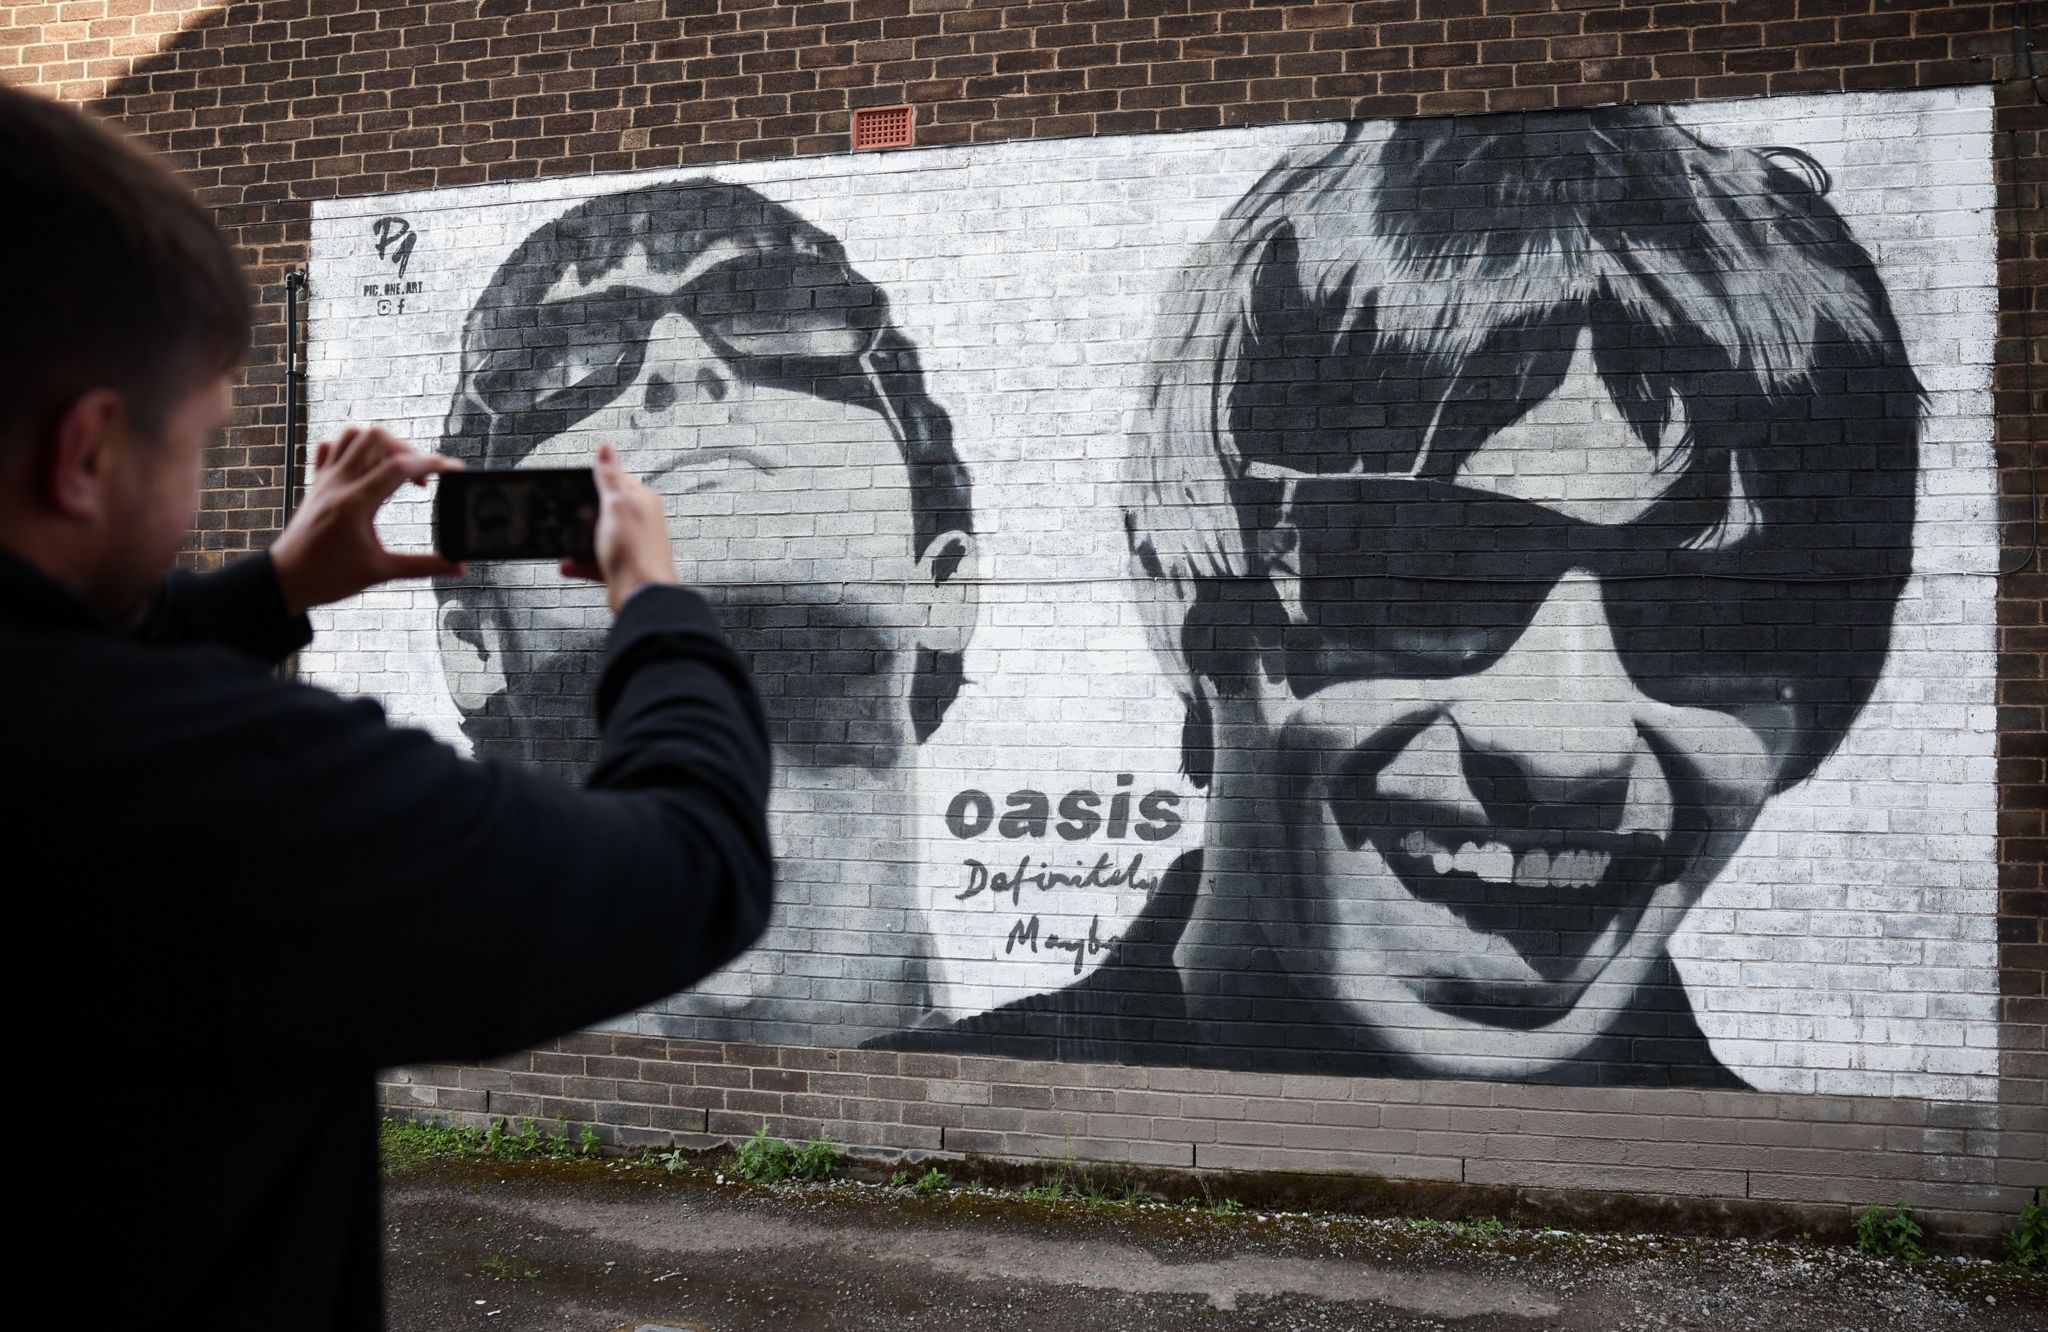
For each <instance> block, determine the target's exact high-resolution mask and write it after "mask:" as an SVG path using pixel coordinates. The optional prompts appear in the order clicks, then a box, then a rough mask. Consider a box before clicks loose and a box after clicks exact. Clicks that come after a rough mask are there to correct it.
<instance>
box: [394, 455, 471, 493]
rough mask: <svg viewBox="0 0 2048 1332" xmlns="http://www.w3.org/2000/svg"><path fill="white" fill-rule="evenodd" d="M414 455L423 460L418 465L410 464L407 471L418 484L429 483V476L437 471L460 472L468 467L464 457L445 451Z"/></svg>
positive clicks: (414, 482) (413, 481)
mask: <svg viewBox="0 0 2048 1332" xmlns="http://www.w3.org/2000/svg"><path fill="white" fill-rule="evenodd" d="M412 456H413V457H414V458H418V459H421V460H422V461H421V462H420V464H419V465H418V466H417V467H411V466H410V464H408V467H409V470H408V471H407V472H406V475H407V476H408V477H410V478H411V479H412V483H413V484H414V485H416V486H423V485H425V484H427V478H428V477H430V476H433V475H434V474H435V473H437V472H460V471H463V470H465V468H466V467H467V464H466V463H464V462H463V461H462V459H460V458H451V457H449V456H448V455H447V454H445V453H415V454H413V455H412Z"/></svg>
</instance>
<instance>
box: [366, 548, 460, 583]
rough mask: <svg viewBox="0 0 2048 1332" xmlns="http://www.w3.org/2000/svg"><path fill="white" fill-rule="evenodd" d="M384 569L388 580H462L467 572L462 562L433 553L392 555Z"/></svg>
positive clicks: (387, 559)
mask: <svg viewBox="0 0 2048 1332" xmlns="http://www.w3.org/2000/svg"><path fill="white" fill-rule="evenodd" d="M384 568H385V577H387V578H460V577H462V576H463V574H464V573H465V572H466V570H465V568H464V566H463V564H462V561H460V560H451V559H449V558H448V557H447V556H446V555H435V554H432V553H427V554H420V555H391V556H389V557H387V558H386V560H385V562H384Z"/></svg>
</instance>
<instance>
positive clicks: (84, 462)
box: [41, 389, 128, 522]
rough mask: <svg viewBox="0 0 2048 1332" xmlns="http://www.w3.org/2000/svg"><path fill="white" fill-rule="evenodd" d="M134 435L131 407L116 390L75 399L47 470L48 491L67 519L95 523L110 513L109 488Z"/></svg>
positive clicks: (59, 428)
mask: <svg viewBox="0 0 2048 1332" xmlns="http://www.w3.org/2000/svg"><path fill="white" fill-rule="evenodd" d="M127 435H128V405H127V403H126V402H125V401H123V400H122V397H121V395H120V394H118V393H116V392H114V390H112V389H92V390H90V391H89V392H86V393H82V394H80V395H79V396H78V397H77V398H74V399H73V400H72V402H71V405H70V406H69V407H66V408H65V409H64V412H63V414H62V415H61V416H59V417H58V418H57V430H56V439H55V440H54V447H52V448H51V449H50V452H49V454H48V456H47V458H46V460H45V462H44V465H43V469H42V477H41V481H42V487H41V488H42V491H43V494H44V496H45V498H46V500H47V502H48V503H50V504H51V505H53V506H55V508H56V510H57V512H58V513H60V514H62V515H63V516H64V517H66V518H72V519H78V520H83V521H88V522H89V521H92V520H93V519H96V518H98V517H100V516H101V515H103V514H104V513H105V512H106V506H107V495H106V487H107V480H108V475H109V473H110V471H111V470H112V468H113V466H114V463H115V457H114V452H115V450H116V449H117V448H119V447H120V446H121V444H122V442H123V441H124V440H125V439H126V437H127Z"/></svg>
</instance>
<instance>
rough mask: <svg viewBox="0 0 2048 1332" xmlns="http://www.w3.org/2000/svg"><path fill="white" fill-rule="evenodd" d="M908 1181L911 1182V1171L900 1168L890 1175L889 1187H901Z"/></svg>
mask: <svg viewBox="0 0 2048 1332" xmlns="http://www.w3.org/2000/svg"><path fill="white" fill-rule="evenodd" d="M908 1183H910V1172H909V1171H908V1170H899V1171H897V1172H896V1173H895V1174H893V1175H891V1176H889V1187H890V1188H892V1189H900V1188H902V1187H903V1186H904V1185H906V1184H908Z"/></svg>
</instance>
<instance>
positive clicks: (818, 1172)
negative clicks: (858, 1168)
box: [732, 1123, 839, 1184]
mask: <svg viewBox="0 0 2048 1332" xmlns="http://www.w3.org/2000/svg"><path fill="white" fill-rule="evenodd" d="M732 1172H733V1173H734V1174H735V1175H738V1176H739V1177H740V1178H741V1179H745V1180H751V1181H752V1182H754V1183H756V1184H780V1183H782V1182H783V1181H784V1180H786V1179H802V1180H812V1181H816V1180H825V1179H830V1178H832V1176H833V1175H835V1174H837V1173H839V1149H838V1148H836V1147H834V1146H833V1145H832V1143H831V1142H830V1141H829V1140H828V1139H825V1138H818V1139H814V1140H813V1141H811V1142H809V1143H807V1144H805V1145H804V1146H802V1147H798V1146H795V1145H794V1144H791V1143H787V1142H784V1141H782V1140H781V1139H780V1138H771V1137H769V1136H768V1125H767V1124H766V1123H763V1124H762V1125H761V1127H760V1130H759V1131H758V1132H756V1133H755V1134H754V1136H753V1137H751V1138H748V1139H747V1140H746V1141H745V1142H743V1143H741V1144H740V1145H739V1149H738V1151H737V1152H736V1153H735V1154H734V1156H733V1163H732Z"/></svg>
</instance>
